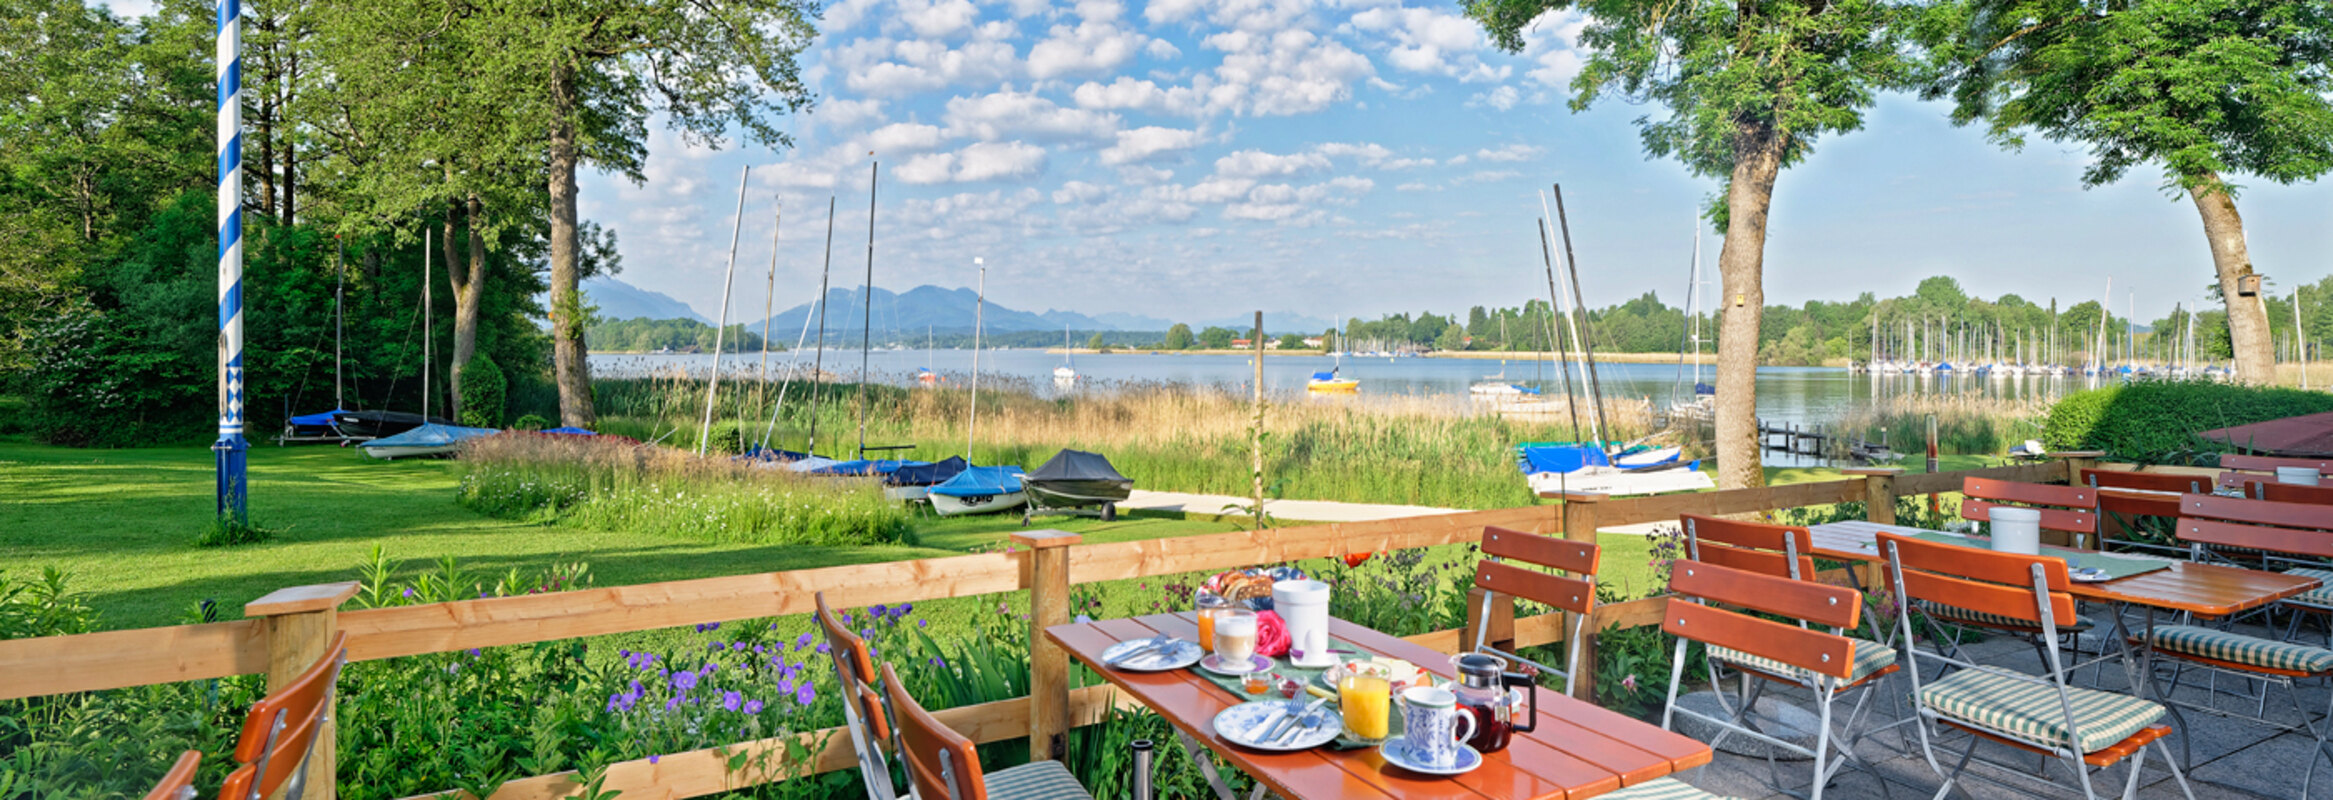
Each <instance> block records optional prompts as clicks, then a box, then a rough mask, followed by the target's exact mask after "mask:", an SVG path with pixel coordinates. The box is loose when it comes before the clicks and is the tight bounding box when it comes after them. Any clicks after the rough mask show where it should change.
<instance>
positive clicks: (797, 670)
mask: <svg viewBox="0 0 2333 800" xmlns="http://www.w3.org/2000/svg"><path fill="white" fill-rule="evenodd" d="M801 675H802V665H800V664H787V665H786V677H787V678H788V679H792V678H796V677H800V676H801Z"/></svg>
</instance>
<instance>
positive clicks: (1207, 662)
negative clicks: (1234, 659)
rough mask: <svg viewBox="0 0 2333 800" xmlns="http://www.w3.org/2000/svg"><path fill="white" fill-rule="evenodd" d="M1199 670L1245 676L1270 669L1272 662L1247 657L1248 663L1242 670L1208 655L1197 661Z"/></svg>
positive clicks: (1257, 657)
mask: <svg viewBox="0 0 2333 800" xmlns="http://www.w3.org/2000/svg"><path fill="white" fill-rule="evenodd" d="M1199 668H1200V669H1203V670H1206V671H1208V672H1212V673H1215V674H1217V675H1246V674H1248V673H1251V672H1262V671H1264V670H1267V669H1271V668H1272V660H1271V659H1269V658H1265V657H1263V656H1248V663H1247V665H1246V667H1245V668H1242V667H1241V665H1238V664H1225V663H1223V656H1220V655H1217V654H1214V653H1209V654H1208V655H1207V657H1206V658H1202V659H1199Z"/></svg>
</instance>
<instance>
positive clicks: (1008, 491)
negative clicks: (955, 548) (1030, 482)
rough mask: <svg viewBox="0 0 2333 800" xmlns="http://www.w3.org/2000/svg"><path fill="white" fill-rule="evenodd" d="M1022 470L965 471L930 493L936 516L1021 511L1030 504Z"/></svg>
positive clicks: (1018, 468) (929, 496)
mask: <svg viewBox="0 0 2333 800" xmlns="http://www.w3.org/2000/svg"><path fill="white" fill-rule="evenodd" d="M1022 477H1023V475H1022V473H1021V468H1020V467H965V468H964V471H962V472H958V473H956V476H955V477H952V478H949V479H947V480H944V481H941V482H939V483H938V484H937V485H934V486H932V487H931V488H930V489H929V490H927V492H926V497H928V498H929V499H930V500H931V501H932V511H933V513H936V514H939V515H940V516H943V517H953V516H956V515H958V514H986V513H989V512H993V511H1006V510H1010V509H1013V508H1016V507H1019V506H1020V505H1021V504H1022V503H1025V502H1027V501H1028V495H1027V494H1026V493H1025V489H1026V487H1025V485H1024V484H1023V483H1022V480H1021V479H1022Z"/></svg>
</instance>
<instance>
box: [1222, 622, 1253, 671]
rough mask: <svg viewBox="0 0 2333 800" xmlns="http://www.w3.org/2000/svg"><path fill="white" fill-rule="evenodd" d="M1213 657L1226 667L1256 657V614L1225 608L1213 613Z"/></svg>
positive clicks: (1244, 662) (1243, 662) (1246, 661)
mask: <svg viewBox="0 0 2333 800" xmlns="http://www.w3.org/2000/svg"><path fill="white" fill-rule="evenodd" d="M1215 655H1216V657H1217V658H1219V659H1221V660H1222V663H1224V664H1227V665H1241V664H1246V663H1248V660H1249V659H1252V658H1254V657H1255V655H1256V612H1253V611H1249V610H1247V609H1244V608H1227V609H1222V610H1219V611H1216V612H1215Z"/></svg>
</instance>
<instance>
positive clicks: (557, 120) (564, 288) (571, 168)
mask: <svg viewBox="0 0 2333 800" xmlns="http://www.w3.org/2000/svg"><path fill="white" fill-rule="evenodd" d="M575 95H576V86H575V74H574V72H573V67H571V66H569V67H561V68H560V69H558V70H555V71H554V72H553V73H552V77H551V104H552V116H553V119H554V121H553V122H552V123H551V143H550V152H549V156H550V161H551V164H550V166H551V176H550V177H551V367H552V371H553V372H554V373H555V374H554V378H555V379H556V380H557V382H558V384H559V422H560V424H562V425H571V426H575V427H579V428H583V427H590V426H591V425H592V424H593V423H594V421H595V420H594V419H593V418H594V417H595V416H596V414H595V413H594V412H593V410H592V406H591V365H590V364H589V363H587V362H586V361H585V360H584V355H585V351H584V345H583V295H582V291H581V290H580V289H579V288H578V287H577V286H576V282H577V273H578V272H579V271H580V270H581V269H582V264H580V263H579V257H580V256H581V252H580V246H579V243H578V242H577V241H576V230H575V228H576V218H575V166H576V162H577V161H578V160H579V158H580V155H579V154H578V153H577V151H576V142H575V116H576V114H578V113H581V109H580V108H578V103H577V99H576V96H575Z"/></svg>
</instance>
